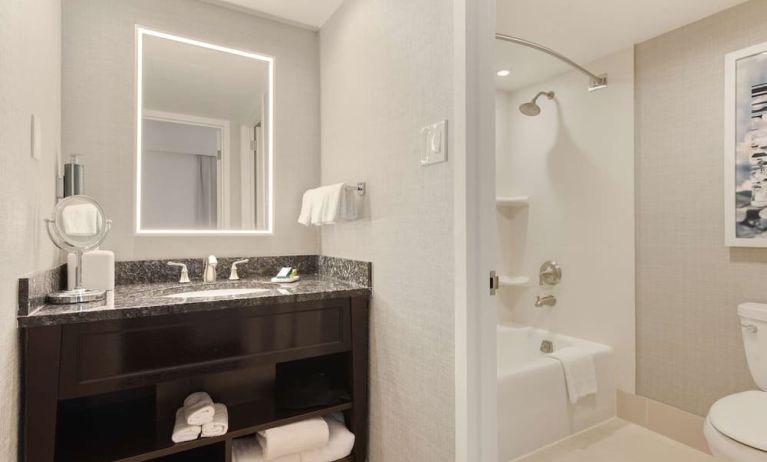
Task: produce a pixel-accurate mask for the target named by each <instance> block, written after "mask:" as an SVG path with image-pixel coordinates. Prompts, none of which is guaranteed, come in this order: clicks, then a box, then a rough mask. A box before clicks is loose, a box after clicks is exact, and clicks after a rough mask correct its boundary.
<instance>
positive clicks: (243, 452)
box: [232, 436, 301, 462]
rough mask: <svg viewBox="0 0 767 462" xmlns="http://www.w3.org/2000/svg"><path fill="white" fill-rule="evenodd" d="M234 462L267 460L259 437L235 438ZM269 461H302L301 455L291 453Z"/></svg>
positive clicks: (233, 445) (261, 461)
mask: <svg viewBox="0 0 767 462" xmlns="http://www.w3.org/2000/svg"><path fill="white" fill-rule="evenodd" d="M232 462H267V460H266V459H264V450H263V449H261V445H260V444H259V443H258V437H255V436H248V437H245V438H235V439H234V442H232ZM268 462H301V455H300V454H291V455H289V456H282V457H278V458H276V459H272V460H270V461H268Z"/></svg>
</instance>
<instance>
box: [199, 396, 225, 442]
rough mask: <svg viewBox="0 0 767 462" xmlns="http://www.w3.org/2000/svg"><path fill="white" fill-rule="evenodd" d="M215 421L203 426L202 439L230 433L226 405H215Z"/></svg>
mask: <svg viewBox="0 0 767 462" xmlns="http://www.w3.org/2000/svg"><path fill="white" fill-rule="evenodd" d="M213 409H214V411H215V412H214V413H213V420H212V421H210V422H208V423H206V424H203V425H202V437H203V438H211V437H214V436H221V435H226V432H228V431H229V410H228V409H227V408H226V405H224V404H221V403H216V404H214V405H213Z"/></svg>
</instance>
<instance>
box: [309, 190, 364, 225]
mask: <svg viewBox="0 0 767 462" xmlns="http://www.w3.org/2000/svg"><path fill="white" fill-rule="evenodd" d="M356 219H357V204H356V202H355V200H354V191H353V190H352V189H350V188H347V187H346V185H344V183H337V184H333V185H330V186H322V187H319V188H315V189H310V190H308V191H306V192H305V193H304V196H303V199H302V201H301V213H300V214H299V215H298V222H299V223H301V224H302V225H306V226H308V225H310V224H312V225H316V226H321V225H331V224H334V223H337V222H339V221H351V220H356Z"/></svg>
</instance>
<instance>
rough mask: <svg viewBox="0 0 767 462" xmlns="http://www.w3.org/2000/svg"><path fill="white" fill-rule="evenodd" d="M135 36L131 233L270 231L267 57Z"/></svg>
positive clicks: (269, 72)
mask: <svg viewBox="0 0 767 462" xmlns="http://www.w3.org/2000/svg"><path fill="white" fill-rule="evenodd" d="M139 37H140V38H139V49H140V51H141V52H140V59H141V79H140V92H139V94H140V98H141V100H140V102H141V112H140V121H141V127H140V131H139V135H138V138H139V140H140V144H139V146H140V149H139V153H138V156H139V162H138V165H139V169H140V170H139V172H138V173H139V174H138V175H137V178H138V179H139V181H138V185H137V189H138V193H139V197H138V200H137V201H136V202H137V204H138V206H139V207H138V211H137V222H138V226H137V231H138V232H139V233H141V232H195V231H199V232H231V231H245V232H247V231H262V232H268V231H269V230H270V228H271V224H270V221H271V207H272V205H271V185H270V176H271V175H270V169H271V166H270V162H271V142H270V139H269V136H270V133H271V130H270V128H269V122H270V115H271V99H272V98H271V88H272V82H271V76H272V69H271V66H272V60H271V58H268V57H263V56H260V55H256V54H252V53H248V52H243V51H239V50H232V49H227V48H224V47H219V46H217V45H211V44H207V43H202V42H197V41H194V40H189V39H184V38H180V37H174V36H170V35H167V34H162V33H158V32H153V31H147V30H144V29H140V30H139Z"/></svg>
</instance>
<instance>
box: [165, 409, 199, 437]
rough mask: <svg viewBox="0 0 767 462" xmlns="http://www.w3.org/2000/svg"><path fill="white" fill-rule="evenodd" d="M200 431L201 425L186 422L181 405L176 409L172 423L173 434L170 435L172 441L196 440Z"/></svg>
mask: <svg viewBox="0 0 767 462" xmlns="http://www.w3.org/2000/svg"><path fill="white" fill-rule="evenodd" d="M201 432H202V427H201V426H199V425H191V424H189V423H187V421H186V415H185V414H184V408H183V407H182V408H179V409H178V411H176V422H175V423H174V424H173V434H172V435H171V440H173V442H174V443H183V442H185V441H193V440H196V439H197V437H198V436H200V433H201Z"/></svg>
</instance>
